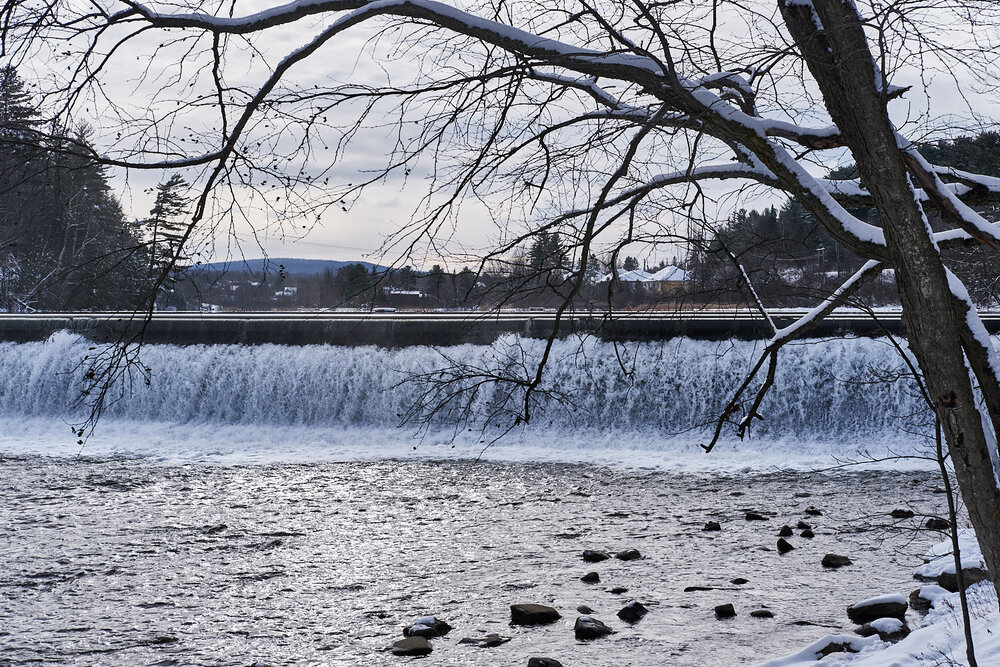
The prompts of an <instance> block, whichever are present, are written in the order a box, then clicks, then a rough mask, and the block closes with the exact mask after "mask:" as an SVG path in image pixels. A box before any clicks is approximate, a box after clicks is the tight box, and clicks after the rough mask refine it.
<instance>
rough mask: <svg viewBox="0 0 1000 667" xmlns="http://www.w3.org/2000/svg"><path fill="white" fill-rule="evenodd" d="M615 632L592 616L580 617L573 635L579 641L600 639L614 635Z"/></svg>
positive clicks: (574, 626) (574, 627)
mask: <svg viewBox="0 0 1000 667" xmlns="http://www.w3.org/2000/svg"><path fill="white" fill-rule="evenodd" d="M614 632H615V631H614V630H612V629H611V628H609V627H608V626H606V625H604V623H601V622H600V621H598V620H597V619H596V618H593V617H591V616H580V617H579V618H577V619H576V623H575V624H574V625H573V634H574V635H576V638H577V639H599V638H601V637H604V636H605V635H610V634H614Z"/></svg>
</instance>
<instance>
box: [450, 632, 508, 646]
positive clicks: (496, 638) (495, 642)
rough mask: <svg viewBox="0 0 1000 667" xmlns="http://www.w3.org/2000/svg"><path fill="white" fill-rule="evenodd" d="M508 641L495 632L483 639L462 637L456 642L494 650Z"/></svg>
mask: <svg viewBox="0 0 1000 667" xmlns="http://www.w3.org/2000/svg"><path fill="white" fill-rule="evenodd" d="M509 641H510V637H501V636H500V635H498V634H496V633H495V632H491V633H490V634H488V635H486V636H485V637H464V638H462V639H460V640H459V641H458V643H459V644H472V645H473V646H478V647H479V648H494V647H496V646H500V645H501V644H506V643H507V642H509Z"/></svg>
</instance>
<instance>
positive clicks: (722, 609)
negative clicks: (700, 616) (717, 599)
mask: <svg viewBox="0 0 1000 667" xmlns="http://www.w3.org/2000/svg"><path fill="white" fill-rule="evenodd" d="M733 616H736V609H735V608H734V607H733V605H732V603H730V602H727V603H726V604H720V605H719V606H718V607H716V608H715V617H716V618H732V617H733Z"/></svg>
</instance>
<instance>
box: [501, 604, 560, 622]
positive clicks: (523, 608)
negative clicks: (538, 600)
mask: <svg viewBox="0 0 1000 667" xmlns="http://www.w3.org/2000/svg"><path fill="white" fill-rule="evenodd" d="M559 618H560V615H559V612H558V611H556V610H555V609H553V608H552V607H547V606H545V605H543V604H512V605H511V606H510V624H511V625H547V624H549V623H555V622H556V621H558V620H559Z"/></svg>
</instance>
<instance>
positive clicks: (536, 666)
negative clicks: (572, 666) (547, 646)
mask: <svg viewBox="0 0 1000 667" xmlns="http://www.w3.org/2000/svg"><path fill="white" fill-rule="evenodd" d="M528 667H563V665H562V663H561V662H559V661H558V660H556V659H555V658H528Z"/></svg>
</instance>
